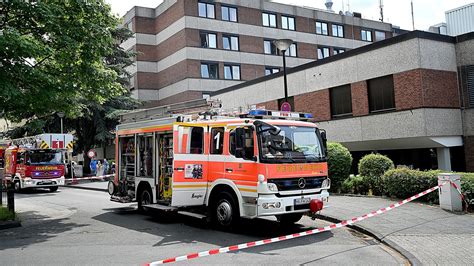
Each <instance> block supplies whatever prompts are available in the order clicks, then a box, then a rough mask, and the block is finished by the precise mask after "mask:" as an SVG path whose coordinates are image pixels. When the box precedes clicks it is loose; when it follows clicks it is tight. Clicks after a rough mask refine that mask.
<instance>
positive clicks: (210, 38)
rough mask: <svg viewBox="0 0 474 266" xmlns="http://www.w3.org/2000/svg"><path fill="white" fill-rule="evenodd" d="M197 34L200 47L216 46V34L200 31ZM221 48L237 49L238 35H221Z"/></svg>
mask: <svg viewBox="0 0 474 266" xmlns="http://www.w3.org/2000/svg"><path fill="white" fill-rule="evenodd" d="M199 36H200V39H201V47H202V48H217V34H215V33H209V32H201V33H200V34H199ZM222 48H223V49H225V50H233V51H239V37H237V36H232V35H222Z"/></svg>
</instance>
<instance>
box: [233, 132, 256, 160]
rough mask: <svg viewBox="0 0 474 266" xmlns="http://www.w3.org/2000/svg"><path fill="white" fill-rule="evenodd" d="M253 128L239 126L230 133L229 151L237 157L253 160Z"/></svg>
mask: <svg viewBox="0 0 474 266" xmlns="http://www.w3.org/2000/svg"><path fill="white" fill-rule="evenodd" d="M253 145H254V143H253V128H251V127H239V128H236V129H234V130H232V131H231V132H230V134H229V152H230V154H232V155H234V156H235V157H237V158H242V159H244V160H252V159H253V157H254V150H253V148H254V147H253Z"/></svg>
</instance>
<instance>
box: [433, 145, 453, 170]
mask: <svg viewBox="0 0 474 266" xmlns="http://www.w3.org/2000/svg"><path fill="white" fill-rule="evenodd" d="M436 153H437V157H438V169H440V170H444V171H451V153H450V152H449V148H437V149H436Z"/></svg>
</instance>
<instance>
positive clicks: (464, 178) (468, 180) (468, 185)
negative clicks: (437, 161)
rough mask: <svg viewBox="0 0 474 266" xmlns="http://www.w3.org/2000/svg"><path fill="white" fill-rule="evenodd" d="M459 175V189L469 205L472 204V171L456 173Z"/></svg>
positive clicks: (473, 199) (473, 187)
mask: <svg viewBox="0 0 474 266" xmlns="http://www.w3.org/2000/svg"><path fill="white" fill-rule="evenodd" d="M458 174H460V175H461V189H462V193H463V194H464V197H465V199H466V201H467V202H468V203H471V206H472V205H474V173H458Z"/></svg>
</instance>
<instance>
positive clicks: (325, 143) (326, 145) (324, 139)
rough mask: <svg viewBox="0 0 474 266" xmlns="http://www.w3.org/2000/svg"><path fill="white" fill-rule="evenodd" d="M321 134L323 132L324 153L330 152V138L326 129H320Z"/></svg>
mask: <svg viewBox="0 0 474 266" xmlns="http://www.w3.org/2000/svg"><path fill="white" fill-rule="evenodd" d="M319 132H320V134H321V139H322V141H323V147H324V154H326V156H327V154H328V138H327V135H326V130H324V129H320V130H319Z"/></svg>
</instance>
